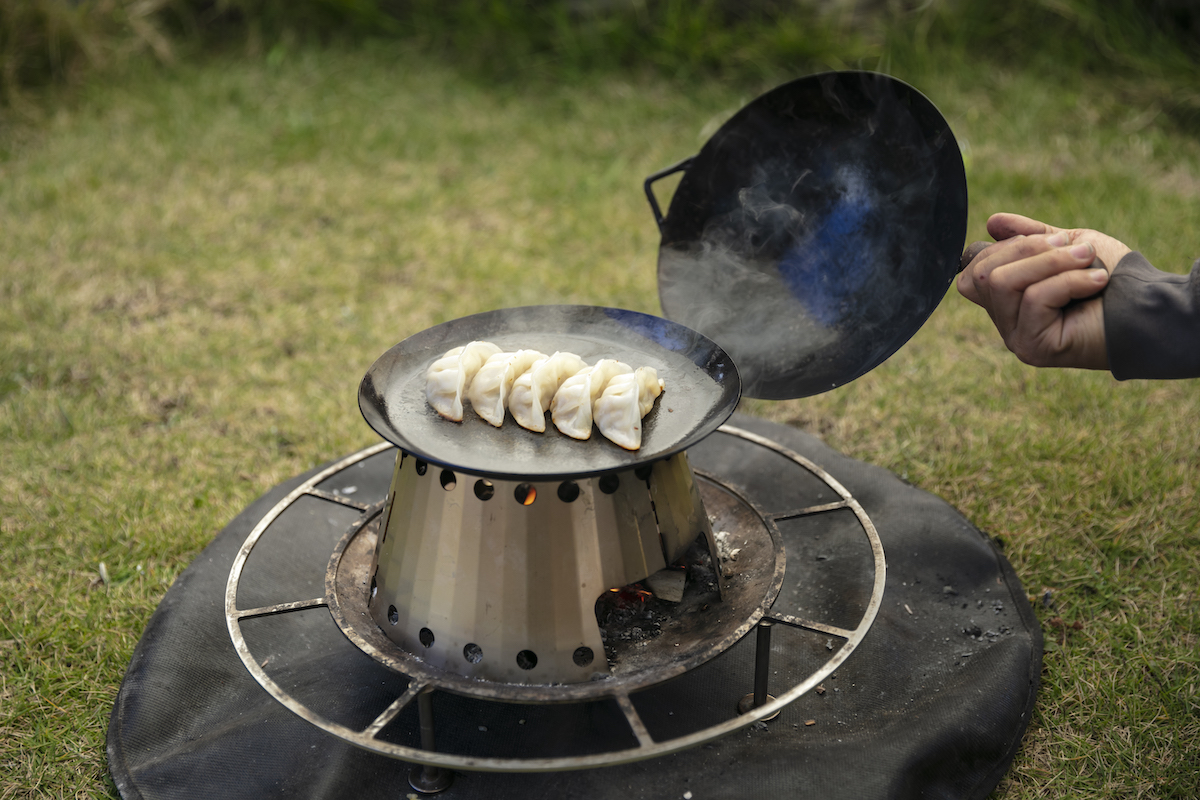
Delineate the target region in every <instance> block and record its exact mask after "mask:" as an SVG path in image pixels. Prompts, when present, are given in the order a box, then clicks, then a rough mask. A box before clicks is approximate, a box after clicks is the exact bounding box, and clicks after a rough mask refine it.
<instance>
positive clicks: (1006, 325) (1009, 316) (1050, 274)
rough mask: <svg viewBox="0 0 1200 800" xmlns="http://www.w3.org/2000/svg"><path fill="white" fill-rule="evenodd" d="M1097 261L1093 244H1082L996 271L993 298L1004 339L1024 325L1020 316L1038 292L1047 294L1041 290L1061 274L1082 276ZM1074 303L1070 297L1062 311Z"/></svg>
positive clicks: (994, 313)
mask: <svg viewBox="0 0 1200 800" xmlns="http://www.w3.org/2000/svg"><path fill="white" fill-rule="evenodd" d="M1095 257H1096V251H1095V248H1093V247H1092V246H1091V245H1090V244H1078V245H1074V246H1072V247H1060V248H1056V249H1054V250H1049V251H1047V252H1044V253H1041V254H1039V255H1036V256H1033V257H1030V258H1026V259H1023V260H1021V261H1017V262H1014V263H1012V264H1008V265H1005V266H1002V267H999V268H997V269H995V270H993V271H992V273H991V274H990V276H989V291H990V295H989V297H990V300H991V311H992V319H993V320H994V321H995V323H996V327H997V328H998V329H999V331H1000V333H1001V335H1004V334H1005V333H1006V332H1008V331H1011V330H1013V329H1014V328H1016V327H1017V326H1018V325H1019V324H1020V315H1021V314H1023V313H1025V310H1026V306H1025V303H1026V295H1028V294H1029V293H1030V292H1035V296H1037V294H1036V292H1044V291H1045V289H1044V287H1043V288H1039V287H1041V285H1042V284H1043V283H1044V282H1046V281H1048V280H1050V279H1051V278H1056V277H1058V276H1059V275H1060V274H1063V273H1080V272H1081V271H1082V269H1083V268H1084V267H1086V266H1088V265H1089V264H1091V263H1092V262H1093V261H1094V260H1095ZM1104 274H1105V275H1106V276H1107V275H1108V272H1107V271H1105V273H1104ZM1072 280H1077V278H1072ZM1106 280H1107V278H1106ZM1052 285H1055V286H1057V285H1058V284H1057V283H1056V284H1052ZM1072 285H1073V284H1072ZM1035 290H1036V291H1035ZM1095 291H1097V290H1096V289H1093V291H1092V294H1094V293H1095ZM1083 296H1084V297H1089V296H1090V295H1083ZM1070 300H1071V298H1069V297H1068V298H1066V299H1064V300H1063V301H1062V303H1061V304H1060V306H1059V307H1061V306H1064V305H1066V304H1067V303H1068V302H1070Z"/></svg>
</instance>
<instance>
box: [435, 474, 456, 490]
mask: <svg viewBox="0 0 1200 800" xmlns="http://www.w3.org/2000/svg"><path fill="white" fill-rule="evenodd" d="M439 480H441V482H442V488H443V489H445V490H446V491H447V492H449V491H451V490H452V489H454V487H455V486H457V485H458V483H457V481H456V480H455V478H454V473H453V472H451V471H450V470H448V469H444V470H442V477H441V478H440V479H439Z"/></svg>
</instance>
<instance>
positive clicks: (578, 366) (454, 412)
mask: <svg viewBox="0 0 1200 800" xmlns="http://www.w3.org/2000/svg"><path fill="white" fill-rule="evenodd" d="M663 388H664V384H663V382H662V381H661V380H660V379H659V377H658V373H657V372H656V371H655V370H654V368H653V367H639V368H638V369H636V370H635V369H633V368H632V367H630V366H629V365H628V364H624V363H622V362H620V361H617V360H616V359H612V358H602V359H600V360H599V361H597V362H596V363H595V364H593V365H591V366H588V364H587V362H585V361H584V360H583V359H582V358H580V357H579V356H577V355H575V354H574V353H563V352H557V353H555V354H554V355H550V356H548V355H546V354H545V353H539V352H538V351H536V350H517V351H516V352H503V351H501V350H500V348H499V347H497V346H496V345H494V344H492V343H491V342H471V343H470V344H466V345H463V346H462V347H455V348H454V349H453V350H449V351H447V352H446V353H445V354H444V355H442V357H441V358H439V359H437V360H436V361H434V362H433V364H431V365H430V366H429V369H428V370H427V371H426V372H425V398H426V400H428V401H429V405H431V406H433V409H434V410H435V411H437V413H438V414H440V415H441V416H443V417H445V418H446V419H449V420H453V421H454V422H462V418H463V400H464V399H465V400H469V401H470V402H471V407H472V408H474V409H475V413H476V414H478V415H479V416H480V417H482V418H483V419H485V420H487V421H488V422H490V423H491V424H493V425H495V426H496V427H497V428H499V427H500V426H501V425H502V424H504V415H505V411H506V410H507V411H508V412H510V413H511V414H512V416H513V419H515V420H516V421H517V424H519V425H520V426H521V427H523V428H527V429H528V430H531V431H536V432H538V433H541V432H543V431H545V430H546V412H547V411H549V412H550V418H551V420H553V422H554V426H555V427H556V428H558V430H559V431H560V432H562V433H564V434H566V435H567V436H570V437H572V438H574V439H587V438H589V437H591V435H592V423H593V422H594V423H595V424H596V427H598V428H599V429H600V432H601V433H602V434H604V436H605V437H607V438H608V439H609V440H610V441H612V442H613V443H615V444H618V445H620V446H621V447H624V448H625V449H626V450H637V449H638V448H639V447H641V446H642V418H643V417H644V416H646V414H648V413H650V409H651V407H653V405H654V401H655V399H656V398H657V397H658V396H659V395H660V394H662V391H663Z"/></svg>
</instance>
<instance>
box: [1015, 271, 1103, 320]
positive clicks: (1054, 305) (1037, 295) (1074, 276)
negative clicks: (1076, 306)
mask: <svg viewBox="0 0 1200 800" xmlns="http://www.w3.org/2000/svg"><path fill="white" fill-rule="evenodd" d="M1107 285H1108V270H1106V269H1103V268H1097V269H1075V270H1070V271H1068V272H1062V273H1059V274H1058V275H1054V276H1052V277H1050V278H1047V279H1045V280H1043V281H1038V282H1037V283H1035V284H1033V285H1032V286H1030V287H1029V288H1028V289H1027V290H1026V291H1025V295H1024V297H1023V298H1022V300H1021V305H1022V308H1021V313H1022V314H1026V313H1032V314H1034V315H1035V318H1040V317H1041V316H1042V315H1047V316H1054V315H1057V314H1059V313H1061V312H1062V309H1063V308H1064V307H1065V306H1066V305H1067V304H1068V303H1070V302H1071V301H1072V300H1083V299H1085V298H1088V297H1092V296H1093V295H1095V294H1096V293H1097V292H1099V291H1100V290H1101V289H1103V288H1104V287H1105V286H1107Z"/></svg>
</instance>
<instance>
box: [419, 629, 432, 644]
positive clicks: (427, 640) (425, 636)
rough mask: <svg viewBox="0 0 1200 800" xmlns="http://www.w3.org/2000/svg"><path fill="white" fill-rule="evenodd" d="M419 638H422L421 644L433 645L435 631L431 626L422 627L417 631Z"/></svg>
mask: <svg viewBox="0 0 1200 800" xmlns="http://www.w3.org/2000/svg"><path fill="white" fill-rule="evenodd" d="M417 638H418V639H420V640H421V644H423V645H424V646H425V647H433V631H431V630H429V628H421V630H420V631H418V632H417Z"/></svg>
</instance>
